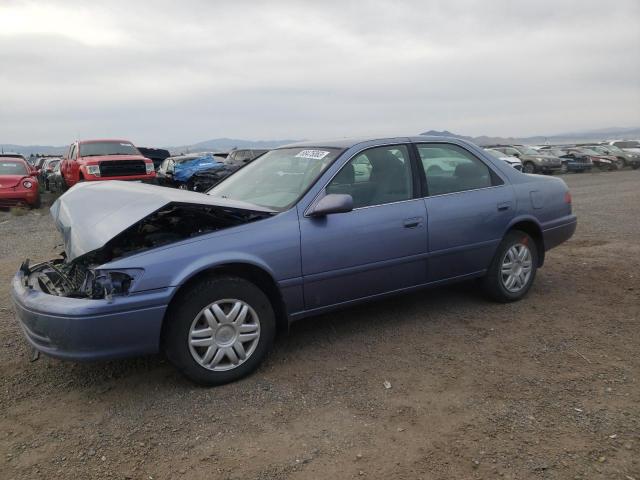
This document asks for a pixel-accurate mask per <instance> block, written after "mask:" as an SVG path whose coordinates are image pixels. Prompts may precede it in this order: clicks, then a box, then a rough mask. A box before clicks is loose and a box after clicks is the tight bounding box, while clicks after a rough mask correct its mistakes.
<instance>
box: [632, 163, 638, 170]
mask: <svg viewBox="0 0 640 480" xmlns="http://www.w3.org/2000/svg"><path fill="white" fill-rule="evenodd" d="M631 168H632V169H634V170H637V169H639V168H640V164H638V163H634V164H633V165H632V166H631Z"/></svg>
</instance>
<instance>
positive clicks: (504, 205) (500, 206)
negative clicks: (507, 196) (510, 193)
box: [498, 202, 511, 212]
mask: <svg viewBox="0 0 640 480" xmlns="http://www.w3.org/2000/svg"><path fill="white" fill-rule="evenodd" d="M510 208H511V202H500V203H498V211H499V212H504V211H506V210H509V209H510Z"/></svg>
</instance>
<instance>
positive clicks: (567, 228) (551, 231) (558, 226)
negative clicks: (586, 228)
mask: <svg viewBox="0 0 640 480" xmlns="http://www.w3.org/2000/svg"><path fill="white" fill-rule="evenodd" d="M577 226H578V219H577V218H576V216H575V215H569V216H567V217H565V218H563V219H561V220H560V221H558V222H557V223H555V224H554V225H551V226H549V227H548V228H546V229H544V230H542V238H543V241H544V249H545V250H551V249H552V248H554V247H557V246H558V245H560V244H561V243H563V242H566V241H567V240H569V239H570V238H571V237H572V236H573V234H574V233H575V231H576V227H577Z"/></svg>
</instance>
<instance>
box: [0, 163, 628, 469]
mask: <svg viewBox="0 0 640 480" xmlns="http://www.w3.org/2000/svg"><path fill="white" fill-rule="evenodd" d="M565 179H566V181H567V182H568V184H569V185H570V186H571V187H572V192H573V198H574V209H575V211H576V212H577V214H578V217H579V227H578V231H577V233H576V235H575V237H574V238H573V239H572V240H571V241H570V242H568V243H567V244H565V245H562V246H561V247H558V248H557V249H555V250H552V251H551V252H550V253H549V254H548V257H547V263H546V265H545V267H544V268H543V269H542V270H541V271H540V272H539V276H538V278H537V279H536V283H535V285H534V287H533V289H532V291H531V293H530V294H529V296H528V297H527V298H526V299H525V300H524V301H522V302H519V303H517V304H511V305H499V304H495V303H490V302H487V301H485V300H484V299H483V297H482V296H481V295H480V294H479V293H478V292H477V289H476V286H475V284H474V283H471V284H465V285H461V286H457V287H450V288H440V289H435V290H430V291H426V292H420V293H417V294H413V295H409V296H403V297H398V298H395V299H392V300H387V301H384V302H380V303H375V304H371V305H368V306H362V307H357V308H352V309H349V310H345V311H342V312H339V313H333V314H330V315H325V316H322V317H319V318H316V319H312V320H308V321H305V322H301V323H299V324H296V325H294V327H293V328H292V331H291V333H290V335H288V336H286V337H282V338H280V340H279V341H278V342H277V344H276V349H275V351H274V352H273V354H272V355H271V356H270V357H269V359H268V361H267V362H266V364H265V365H264V366H263V367H262V368H261V369H260V370H259V371H258V372H257V373H255V374H254V375H253V376H251V377H250V378H247V379H245V380H244V381H241V382H239V383H235V384H232V385H228V386H224V387H219V388H212V389H204V388H198V387H195V386H193V385H191V384H190V383H188V382H187V381H185V380H183V379H182V378H181V377H180V376H179V375H178V374H177V373H176V372H174V370H173V369H172V368H171V367H170V366H169V365H168V364H167V363H166V362H165V361H164V360H163V359H162V358H161V357H150V358H143V359H137V360H128V361H119V362H110V363H100V364H72V363H63V362H59V361H56V360H52V359H48V358H41V359H40V360H38V361H36V362H30V361H29V359H30V350H29V348H28V347H27V344H26V341H25V340H23V338H22V334H21V332H20V330H19V327H18V325H17V324H16V323H15V321H14V319H13V314H12V308H11V304H10V299H9V293H8V290H9V281H10V277H11V275H12V274H13V272H14V271H15V270H16V268H17V266H18V265H19V263H20V261H21V260H22V259H23V258H24V257H27V256H29V257H31V258H32V259H36V260H39V259H45V258H48V257H51V256H52V253H53V252H55V251H56V249H55V246H56V243H57V242H58V237H57V235H56V233H55V232H54V230H53V228H52V223H51V221H50V219H49V217H48V215H47V213H46V209H44V210H43V211H41V212H31V213H29V214H28V215H26V216H23V217H14V216H12V215H10V214H9V213H6V212H4V213H0V236H1V241H0V477H1V478H3V479H4V478H47V479H49V478H134V479H151V478H153V479H165V478H195V479H200V478H203V479H204V478H208V479H211V478H215V479H218V478H220V479H227V478H228V479H240V478H251V479H253V478H257V479H285V478H286V479H302V478H319V479H320V478H322V479H324V478H335V479H342V478H394V479H395V478H399V479H417V478H424V479H431V478H434V479H435V478H438V479H452V478H457V479H461V478H469V479H479V478H485V479H486V478H518V479H522V478H540V479H574V478H575V479H598V478H602V479H622V480H632V479H637V480H640V329H639V326H640V322H639V320H640V215H639V213H638V208H640V171H623V172H616V173H606V174H591V175H588V174H585V175H568V176H566V177H565ZM385 381H388V382H390V383H391V388H389V389H387V388H385V386H384V385H383V384H384V382H385Z"/></svg>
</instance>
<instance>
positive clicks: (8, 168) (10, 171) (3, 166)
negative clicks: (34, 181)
mask: <svg viewBox="0 0 640 480" xmlns="http://www.w3.org/2000/svg"><path fill="white" fill-rule="evenodd" d="M28 174H29V173H28V172H27V166H26V165H25V164H24V163H22V162H8V161H6V160H0V175H28Z"/></svg>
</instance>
